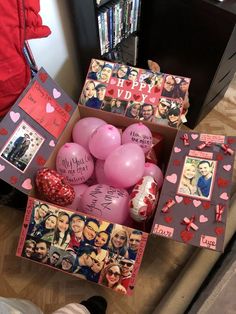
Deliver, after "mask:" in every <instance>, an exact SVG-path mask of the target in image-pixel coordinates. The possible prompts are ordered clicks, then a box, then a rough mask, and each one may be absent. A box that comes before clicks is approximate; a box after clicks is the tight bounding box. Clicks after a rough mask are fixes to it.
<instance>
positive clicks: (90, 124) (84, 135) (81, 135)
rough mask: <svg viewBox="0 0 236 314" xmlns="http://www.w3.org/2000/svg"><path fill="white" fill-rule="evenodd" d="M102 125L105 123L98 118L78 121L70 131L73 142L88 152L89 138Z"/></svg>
mask: <svg viewBox="0 0 236 314" xmlns="http://www.w3.org/2000/svg"><path fill="white" fill-rule="evenodd" d="M104 124H106V122H105V121H103V120H102V119H99V118H93V117H87V118H83V119H80V120H79V121H78V122H76V124H75V125H74V128H73V130H72V138H73V141H74V142H75V143H77V144H80V145H82V146H83V147H84V148H86V149H87V150H89V146H88V143H89V139H90V136H91V135H92V134H93V132H94V131H95V130H96V129H97V128H98V127H99V126H101V125H104Z"/></svg>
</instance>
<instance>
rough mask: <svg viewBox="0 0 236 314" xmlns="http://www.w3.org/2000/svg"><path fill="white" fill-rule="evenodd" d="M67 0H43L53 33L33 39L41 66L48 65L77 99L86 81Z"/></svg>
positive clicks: (43, 14) (46, 20)
mask: <svg viewBox="0 0 236 314" xmlns="http://www.w3.org/2000/svg"><path fill="white" fill-rule="evenodd" d="M66 2H67V0H50V1H48V0H41V1H40V5H41V10H40V16H41V17H42V19H43V24H44V25H47V26H49V27H50V29H51V31H52V33H51V35H49V37H47V38H40V39H32V40H30V41H29V43H30V47H31V50H32V52H33V55H34V58H35V60H36V63H37V65H38V67H41V66H42V67H44V68H45V70H46V71H47V72H48V73H49V75H50V76H51V77H52V78H53V79H55V81H56V82H57V83H58V84H59V85H60V86H61V87H62V88H63V89H64V90H65V91H66V92H67V93H68V95H69V96H70V97H72V98H73V99H74V100H75V101H77V100H78V97H79V94H80V89H81V84H82V82H81V78H80V75H79V71H78V62H77V60H78V56H77V51H76V47H75V43H74V40H73V33H72V27H71V23H70V13H69V11H68V8H67V4H66Z"/></svg>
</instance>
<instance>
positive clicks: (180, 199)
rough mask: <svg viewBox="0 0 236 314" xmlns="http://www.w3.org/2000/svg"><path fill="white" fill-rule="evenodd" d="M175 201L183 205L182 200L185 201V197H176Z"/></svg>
mask: <svg viewBox="0 0 236 314" xmlns="http://www.w3.org/2000/svg"><path fill="white" fill-rule="evenodd" d="M175 200H176V202H177V203H181V202H182V200H183V197H182V196H178V195H176V196H175Z"/></svg>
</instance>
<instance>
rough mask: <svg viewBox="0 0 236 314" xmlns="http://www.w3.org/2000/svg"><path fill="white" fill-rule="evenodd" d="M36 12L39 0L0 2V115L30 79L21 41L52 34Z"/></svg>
mask: <svg viewBox="0 0 236 314" xmlns="http://www.w3.org/2000/svg"><path fill="white" fill-rule="evenodd" d="M39 11H40V2H39V0H4V1H0V117H2V116H4V115H5V114H6V113H7V111H8V110H9V109H10V107H11V106H12V105H13V104H14V102H15V101H16V99H17V98H18V96H19V95H20V94H21V93H22V91H23V90H24V89H25V87H26V86H27V85H28V83H29V81H30V67H29V65H28V63H27V61H26V59H25V56H24V54H23V47H24V41H25V40H27V39H33V38H40V37H46V36H48V35H49V34H50V33H51V31H50V29H49V28H48V27H47V26H43V25H42V19H41V17H40V16H39Z"/></svg>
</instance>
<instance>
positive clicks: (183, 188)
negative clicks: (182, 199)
mask: <svg viewBox="0 0 236 314" xmlns="http://www.w3.org/2000/svg"><path fill="white" fill-rule="evenodd" d="M216 165H217V162H216V161H214V160H208V159H200V158H192V157H186V159H185V162H184V166H183V171H182V175H181V179H180V183H179V187H178V191H177V193H179V194H181V195H187V196H192V197H194V198H202V199H210V197H211V191H212V188H213V185H214V176H215V172H216Z"/></svg>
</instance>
